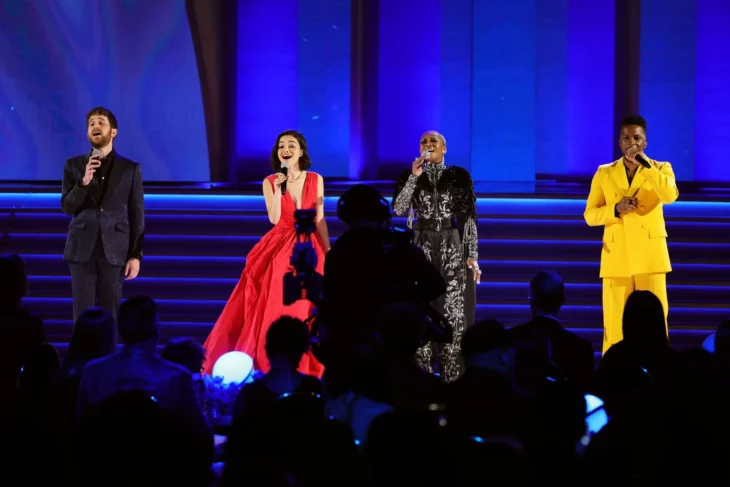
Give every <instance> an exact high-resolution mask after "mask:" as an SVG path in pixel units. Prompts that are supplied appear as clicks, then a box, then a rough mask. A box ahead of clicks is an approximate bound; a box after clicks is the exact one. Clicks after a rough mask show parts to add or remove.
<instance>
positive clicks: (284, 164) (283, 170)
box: [281, 162, 289, 195]
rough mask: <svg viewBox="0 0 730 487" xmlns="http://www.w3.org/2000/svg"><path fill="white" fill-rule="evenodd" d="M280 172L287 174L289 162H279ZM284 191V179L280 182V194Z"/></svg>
mask: <svg viewBox="0 0 730 487" xmlns="http://www.w3.org/2000/svg"><path fill="white" fill-rule="evenodd" d="M281 173H282V174H283V175H284V176H289V164H288V163H286V162H282V163H281ZM285 192H286V179H285V180H284V182H283V183H281V194H282V195H283V194H284V193H285Z"/></svg>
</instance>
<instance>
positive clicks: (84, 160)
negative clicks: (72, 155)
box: [81, 150, 100, 205]
mask: <svg viewBox="0 0 730 487" xmlns="http://www.w3.org/2000/svg"><path fill="white" fill-rule="evenodd" d="M92 153H93V150H90V151H89V152H88V154H86V156H85V157H82V158H81V177H82V178H83V177H84V174H86V165H87V164H88V163H89V159H91V154H92ZM92 184H95V182H93V181H92V182H91V183H89V186H88V187H89V188H90V187H91V185H92ZM89 194H90V195H91V199H92V200H94V203H95V204H97V205H98V204H99V203H100V201H99V200H98V199H97V198H96V192H95V191H89Z"/></svg>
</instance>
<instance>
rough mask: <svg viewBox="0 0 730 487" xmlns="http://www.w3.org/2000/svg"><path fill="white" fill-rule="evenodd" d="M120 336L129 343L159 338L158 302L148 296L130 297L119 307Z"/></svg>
mask: <svg viewBox="0 0 730 487" xmlns="http://www.w3.org/2000/svg"><path fill="white" fill-rule="evenodd" d="M117 327H118V329H119V336H120V337H122V341H124V343H125V344H127V345H134V344H136V343H142V342H145V341H147V340H150V339H152V338H159V322H158V321H157V303H155V302H154V300H153V299H152V298H150V297H148V296H136V297H133V298H129V299H127V300H126V301H124V302H123V303H122V305H121V306H120V307H119V318H118V322H117Z"/></svg>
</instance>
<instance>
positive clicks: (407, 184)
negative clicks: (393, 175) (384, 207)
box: [393, 171, 418, 216]
mask: <svg viewBox="0 0 730 487" xmlns="http://www.w3.org/2000/svg"><path fill="white" fill-rule="evenodd" d="M416 181H418V176H416V175H415V174H413V173H412V172H410V171H408V174H404V175H402V176H401V177H399V178H398V179H397V180H396V182H395V192H394V193H393V211H394V212H395V214H396V215H398V216H403V215H405V214H406V213H408V210H410V208H411V201H412V200H413V193H414V192H415V191H416Z"/></svg>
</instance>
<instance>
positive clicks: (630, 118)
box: [621, 114, 646, 134]
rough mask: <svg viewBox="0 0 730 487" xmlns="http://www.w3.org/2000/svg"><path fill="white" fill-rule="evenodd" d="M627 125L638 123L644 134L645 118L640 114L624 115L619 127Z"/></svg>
mask: <svg viewBox="0 0 730 487" xmlns="http://www.w3.org/2000/svg"><path fill="white" fill-rule="evenodd" d="M629 125H638V126H639V127H641V128H642V129H643V130H644V134H646V119H645V118H644V117H642V116H641V115H635V114H631V115H626V116H625V117H624V118H623V120H621V127H628V126H629Z"/></svg>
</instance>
